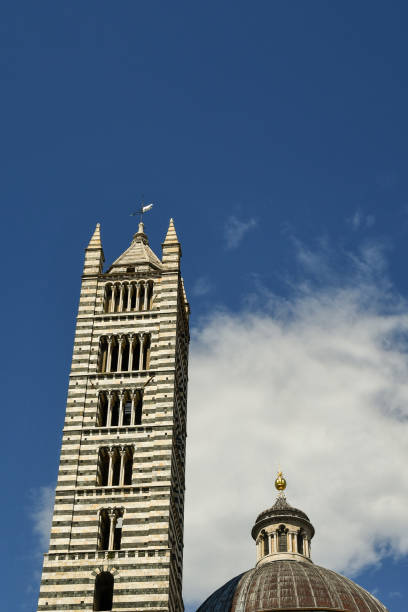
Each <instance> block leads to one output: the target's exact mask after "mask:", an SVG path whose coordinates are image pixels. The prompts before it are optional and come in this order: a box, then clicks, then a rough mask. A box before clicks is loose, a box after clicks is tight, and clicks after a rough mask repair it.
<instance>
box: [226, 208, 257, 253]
mask: <svg viewBox="0 0 408 612" xmlns="http://www.w3.org/2000/svg"><path fill="white" fill-rule="evenodd" d="M256 225H257V222H256V220H255V219H254V218H251V219H248V220H247V221H243V220H241V219H238V218H237V217H235V216H234V215H231V216H230V217H228V219H227V221H226V223H225V228H224V230H225V240H226V244H225V246H226V248H227V249H236V248H237V247H238V246H239V244H240V243H241V242H242V240H243V239H244V236H245V234H247V233H248V232H249V231H250V230H251V229H254V228H255V227H256Z"/></svg>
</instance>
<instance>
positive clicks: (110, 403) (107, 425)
mask: <svg viewBox="0 0 408 612" xmlns="http://www.w3.org/2000/svg"><path fill="white" fill-rule="evenodd" d="M112 401H113V391H109V399H108V414H107V415H106V427H110V426H111V423H112Z"/></svg>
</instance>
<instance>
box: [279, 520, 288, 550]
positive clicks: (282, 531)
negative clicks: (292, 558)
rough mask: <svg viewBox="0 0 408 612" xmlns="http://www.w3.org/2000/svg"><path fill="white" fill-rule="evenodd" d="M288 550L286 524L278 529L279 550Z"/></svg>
mask: <svg viewBox="0 0 408 612" xmlns="http://www.w3.org/2000/svg"><path fill="white" fill-rule="evenodd" d="M287 550H288V530H287V529H286V528H285V526H284V525H281V526H280V527H279V529H278V552H287Z"/></svg>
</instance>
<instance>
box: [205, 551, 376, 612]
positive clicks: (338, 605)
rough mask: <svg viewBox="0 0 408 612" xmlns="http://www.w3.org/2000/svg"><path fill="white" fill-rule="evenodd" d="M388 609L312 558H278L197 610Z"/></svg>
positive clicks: (337, 611)
mask: <svg viewBox="0 0 408 612" xmlns="http://www.w3.org/2000/svg"><path fill="white" fill-rule="evenodd" d="M272 610H273V611H277V610H290V611H291V612H292V611H293V612H294V611H295V610H303V611H305V612H306V611H307V612H309V611H310V612H312V611H314V610H320V611H321V612H323V611H324V612H386V608H385V607H384V606H383V605H382V604H381V603H380V602H379V601H378V600H377V599H376V598H375V597H373V596H372V595H370V593H368V592H367V591H366V590H365V589H363V588H362V587H360V586H358V585H357V584H355V583H354V582H352V581H351V580H349V579H348V578H345V577H344V576H341V575H340V574H337V573H336V572H333V571H331V570H328V569H325V568H323V567H319V566H318V565H314V564H313V563H311V562H310V561H295V560H291V559H285V560H276V561H270V562H267V563H263V564H262V565H258V566H257V567H255V568H254V569H251V570H249V571H248V572H245V573H244V574H240V575H239V576H236V577H235V578H233V579H232V580H230V581H229V582H227V583H226V584H224V586H222V587H221V588H220V589H218V590H217V591H215V593H213V594H212V595H211V596H210V597H209V598H208V599H207V600H206V601H205V602H204V603H203V604H202V605H201V606H200V608H199V609H198V611H197V612H261V611H262V612H269V611H272Z"/></svg>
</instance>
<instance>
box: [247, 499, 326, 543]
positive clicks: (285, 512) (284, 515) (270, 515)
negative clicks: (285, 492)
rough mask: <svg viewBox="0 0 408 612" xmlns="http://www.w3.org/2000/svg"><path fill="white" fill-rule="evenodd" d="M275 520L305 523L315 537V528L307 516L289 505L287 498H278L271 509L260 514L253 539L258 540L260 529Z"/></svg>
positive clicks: (253, 529) (253, 532)
mask: <svg viewBox="0 0 408 612" xmlns="http://www.w3.org/2000/svg"><path fill="white" fill-rule="evenodd" d="M275 518H276V519H279V520H284V519H290V518H296V519H299V520H300V522H301V523H303V524H304V525H305V526H306V525H307V526H309V527H310V530H311V537H313V536H314V528H313V525H312V524H311V522H310V520H309V517H308V516H307V514H305V513H304V512H303V511H302V510H299V508H294V507H293V506H291V505H290V504H288V502H287V500H286V497H285V496H281V497H278V499H277V500H276V502H275V503H274V504H273V506H272V507H271V508H268V509H267V510H264V511H263V512H261V514H258V516H257V518H256V521H255V525H254V526H253V528H252V537H253V538H256V536H257V534H258V533H259V531H260V529H261V528H262V527H264V526H265V525H267V524H268V523H270V522H271V520H273V519H275Z"/></svg>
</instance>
